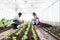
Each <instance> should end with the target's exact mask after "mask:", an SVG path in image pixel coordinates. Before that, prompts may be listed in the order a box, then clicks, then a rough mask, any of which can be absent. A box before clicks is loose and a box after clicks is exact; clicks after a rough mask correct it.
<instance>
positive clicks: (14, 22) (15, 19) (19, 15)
mask: <svg viewBox="0 0 60 40" xmlns="http://www.w3.org/2000/svg"><path fill="white" fill-rule="evenodd" d="M21 15H22V13H21V12H19V13H18V16H16V17H14V19H13V24H12V26H13V28H15V29H16V28H17V26H18V25H20V24H21V23H23V21H21V20H20V17H21Z"/></svg>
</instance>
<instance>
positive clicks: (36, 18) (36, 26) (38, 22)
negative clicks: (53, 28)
mask: <svg viewBox="0 0 60 40" xmlns="http://www.w3.org/2000/svg"><path fill="white" fill-rule="evenodd" d="M33 17H34V19H33V21H34V25H35V29H38V26H39V24H40V21H39V18H38V17H37V15H36V14H35V12H33Z"/></svg>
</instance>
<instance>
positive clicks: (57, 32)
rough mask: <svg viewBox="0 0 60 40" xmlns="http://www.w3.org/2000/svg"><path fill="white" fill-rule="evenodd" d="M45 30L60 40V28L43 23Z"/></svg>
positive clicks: (42, 26)
mask: <svg viewBox="0 0 60 40" xmlns="http://www.w3.org/2000/svg"><path fill="white" fill-rule="evenodd" d="M40 28H42V29H43V30H45V31H47V32H48V33H50V34H51V35H52V36H54V37H55V38H56V39H58V40H60V27H57V26H52V25H50V24H45V23H42V25H41V26H40Z"/></svg>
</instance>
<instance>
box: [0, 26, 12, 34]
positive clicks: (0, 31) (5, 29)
mask: <svg viewBox="0 0 60 40" xmlns="http://www.w3.org/2000/svg"><path fill="white" fill-rule="evenodd" d="M9 29H11V28H8V27H7V28H4V29H2V30H0V33H2V32H4V31H7V30H9Z"/></svg>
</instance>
